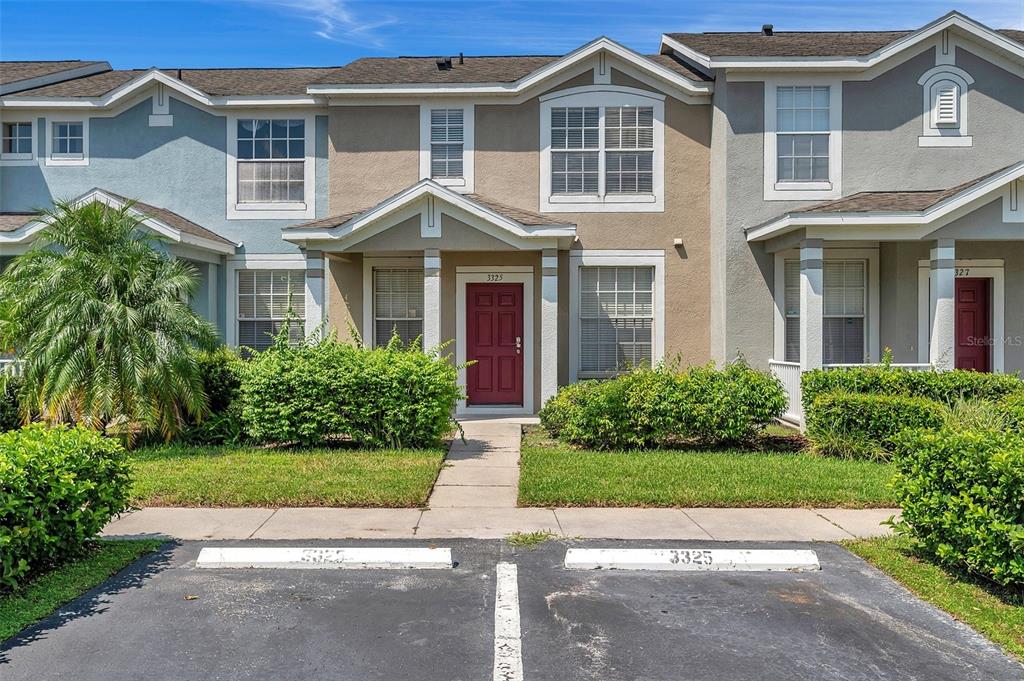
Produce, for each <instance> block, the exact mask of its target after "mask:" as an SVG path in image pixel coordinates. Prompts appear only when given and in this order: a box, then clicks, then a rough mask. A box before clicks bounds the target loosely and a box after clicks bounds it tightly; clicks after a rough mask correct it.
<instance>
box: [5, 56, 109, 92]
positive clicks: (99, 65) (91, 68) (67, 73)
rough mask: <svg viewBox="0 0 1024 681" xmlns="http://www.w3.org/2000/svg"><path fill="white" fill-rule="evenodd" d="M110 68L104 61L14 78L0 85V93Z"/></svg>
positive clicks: (31, 87) (28, 88) (19, 90)
mask: <svg viewBox="0 0 1024 681" xmlns="http://www.w3.org/2000/svg"><path fill="white" fill-rule="evenodd" d="M110 70H111V69H110V63H109V62H105V61H101V62H95V63H92V64H85V65H84V66H79V67H77V68H73V69H67V70H64V71H58V72H56V73H48V74H46V75H45V76H36V77H35V78H25V79H24V80H16V81H14V82H13V83H4V84H3V85H0V95H6V94H10V93H14V92H21V91H23V90H32V89H34V88H37V87H43V86H44V85H51V84H53V83H60V82H63V81H65V80H72V79H74V78H83V77H85V76H92V75H94V74H97V73H103V72H104V71H110Z"/></svg>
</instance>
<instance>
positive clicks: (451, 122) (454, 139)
mask: <svg viewBox="0 0 1024 681" xmlns="http://www.w3.org/2000/svg"><path fill="white" fill-rule="evenodd" d="M464 132H465V131H464V127H463V112H462V109H431V110H430V177H432V178H441V177H443V178H458V177H462V172H463V171H462V153H463V142H464V139H465V138H464Z"/></svg>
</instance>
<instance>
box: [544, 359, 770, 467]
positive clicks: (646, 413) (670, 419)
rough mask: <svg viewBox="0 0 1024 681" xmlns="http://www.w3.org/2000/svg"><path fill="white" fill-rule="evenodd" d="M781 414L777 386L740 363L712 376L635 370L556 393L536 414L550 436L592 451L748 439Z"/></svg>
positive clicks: (709, 370)
mask: <svg viewBox="0 0 1024 681" xmlns="http://www.w3.org/2000/svg"><path fill="white" fill-rule="evenodd" d="M785 408H786V395H785V392H784V390H783V388H782V385H781V384H780V383H779V382H778V381H777V380H776V379H775V378H774V377H772V376H770V375H769V374H767V373H765V372H761V371H756V370H754V369H751V368H750V367H748V366H747V365H745V364H743V363H742V362H739V363H735V364H731V365H728V366H726V367H725V368H723V369H721V370H718V369H715V368H714V367H713V366H707V367H695V368H692V369H690V370H688V371H686V372H683V373H676V372H674V371H671V370H669V369H666V368H657V369H636V370H634V371H631V372H630V373H628V374H624V375H622V376H619V377H616V378H612V379H608V380H605V381H584V382H581V383H577V384H574V385H571V386H566V387H564V388H562V389H561V390H559V392H558V394H557V395H556V396H555V397H554V398H552V399H551V400H550V401H549V402H548V403H547V404H546V405H545V406H544V409H542V410H541V423H542V425H544V427H545V428H546V429H547V430H548V432H549V433H550V434H551V435H553V436H555V437H558V438H559V439H561V440H564V441H566V442H571V443H573V444H578V445H582V446H586V447H591V448H594V449H643V448H649V447H655V446H661V445H665V444H667V443H669V442H671V441H674V440H679V439H684V438H689V439H697V440H701V441H705V442H709V443H723V442H736V441H740V440H744V439H747V438H750V437H751V436H753V435H754V434H756V433H757V431H758V430H760V429H761V428H763V427H764V426H765V425H767V424H768V423H770V422H771V421H772V419H774V418H776V417H778V416H779V415H780V414H781V413H782V412H783V411H784V410H785Z"/></svg>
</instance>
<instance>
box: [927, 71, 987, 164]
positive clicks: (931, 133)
mask: <svg viewBox="0 0 1024 681" xmlns="http://www.w3.org/2000/svg"><path fill="white" fill-rule="evenodd" d="M917 82H918V84H919V85H921V88H922V94H923V100H922V103H923V110H922V115H921V121H922V128H921V136H920V137H919V138H918V146H922V147H943V146H949V147H969V146H971V145H972V144H973V141H972V138H971V136H970V135H968V134H967V110H966V102H967V100H966V94H967V91H968V89H969V88H970V86H971V84H972V83H974V78H972V77H971V74H969V73H967V72H966V71H964V70H963V69H961V68H959V67H957V66H953V65H952V64H940V65H939V66H935V67H933V68H931V69H928V71H926V72H925V73H924V74H923V75H922V76H921V78H920V79H918V81H917Z"/></svg>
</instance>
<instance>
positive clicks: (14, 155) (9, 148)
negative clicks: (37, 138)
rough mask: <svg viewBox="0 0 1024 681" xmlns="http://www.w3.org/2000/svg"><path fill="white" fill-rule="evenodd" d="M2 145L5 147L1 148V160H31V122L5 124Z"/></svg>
mask: <svg viewBox="0 0 1024 681" xmlns="http://www.w3.org/2000/svg"><path fill="white" fill-rule="evenodd" d="M2 144H3V146H2V147H0V158H4V159H31V158H32V123H31V121H12V122H9V123H4V124H3V141H2Z"/></svg>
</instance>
